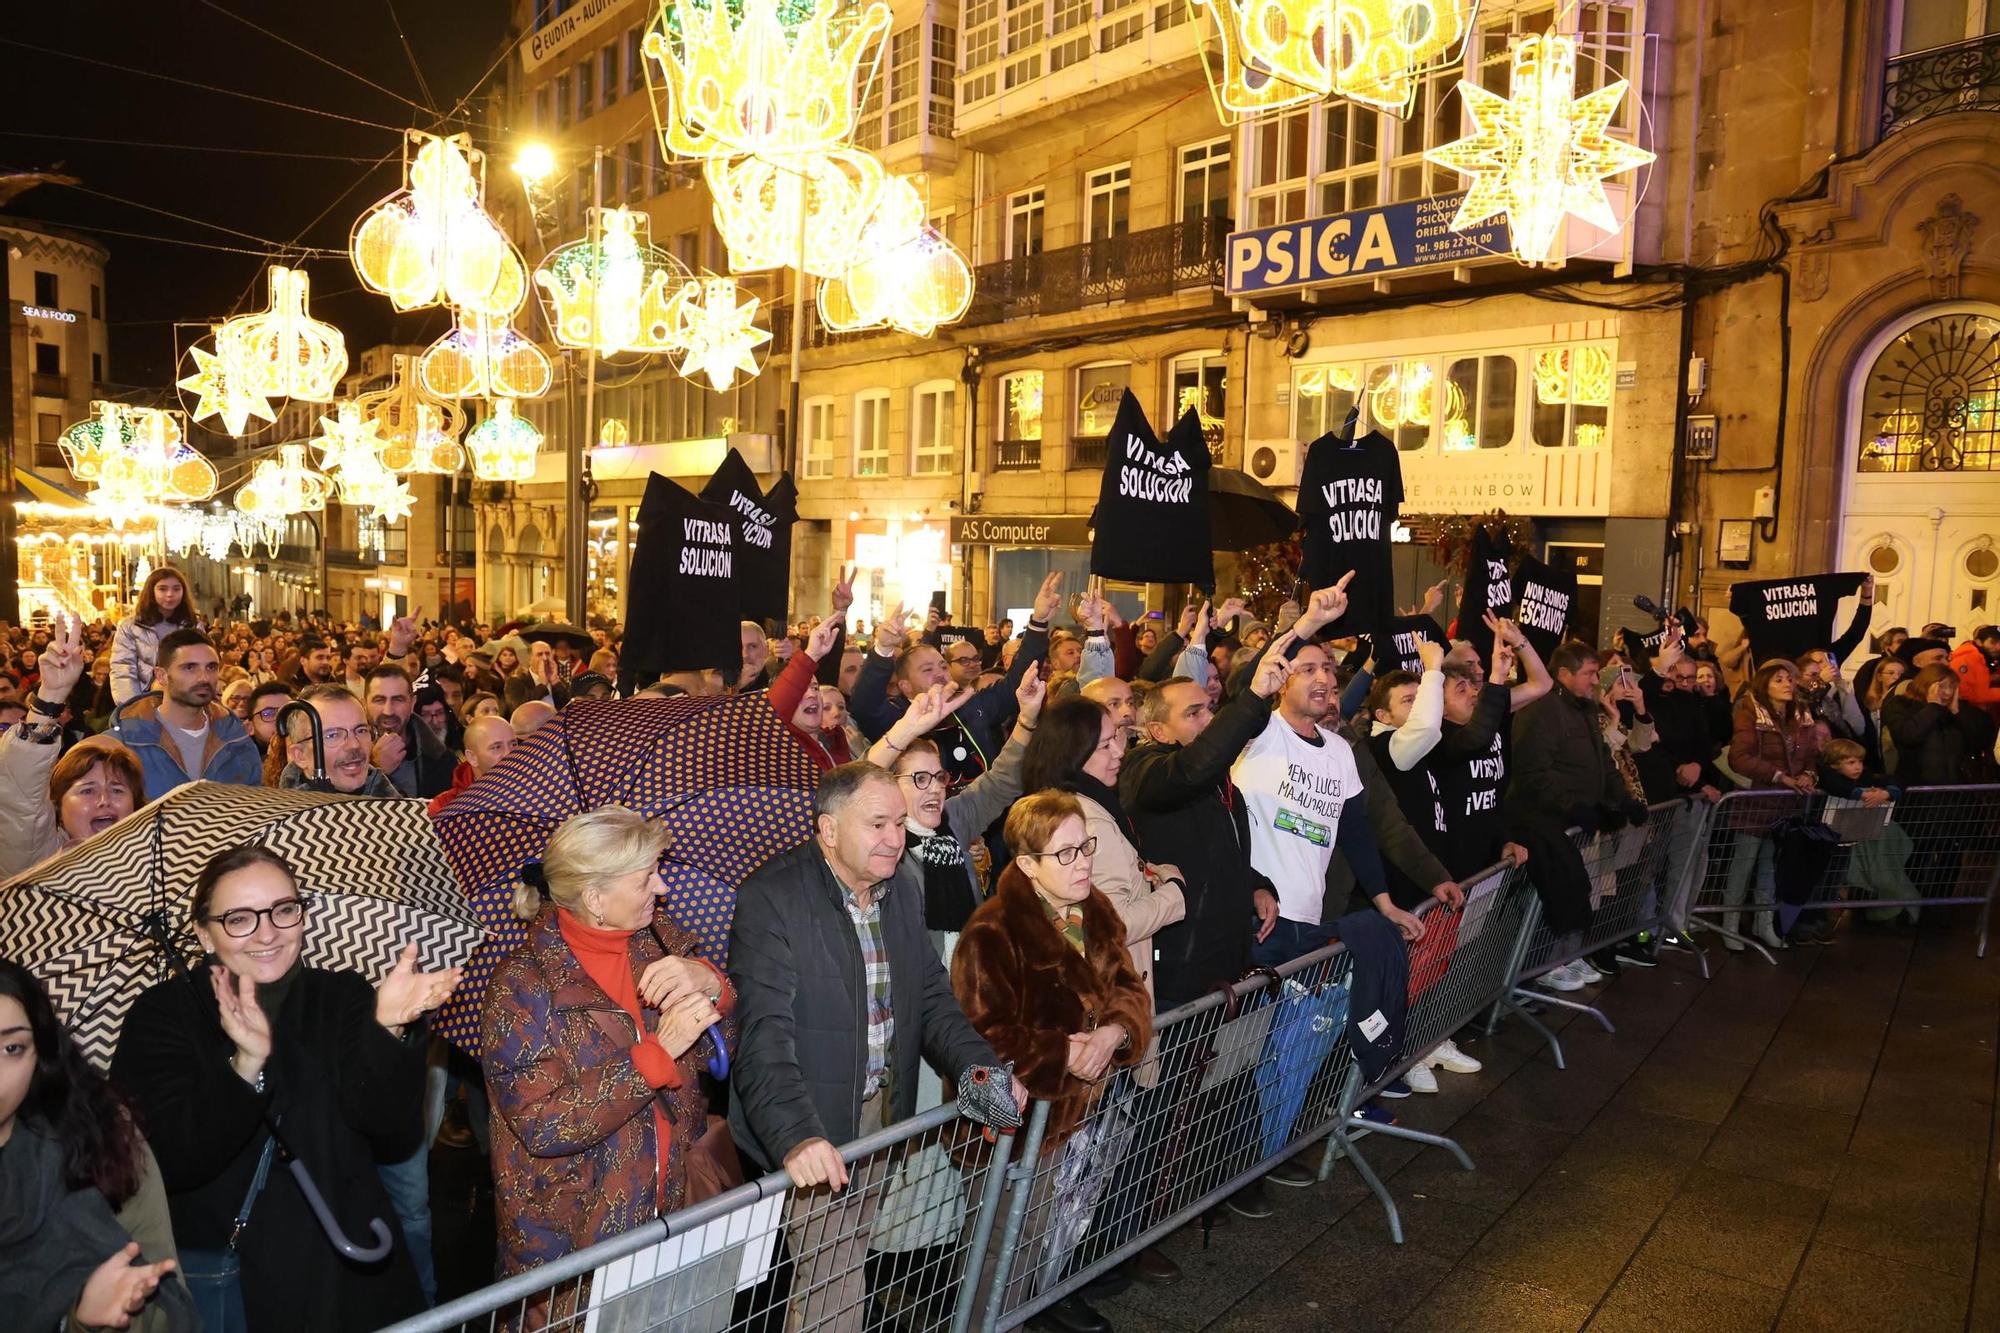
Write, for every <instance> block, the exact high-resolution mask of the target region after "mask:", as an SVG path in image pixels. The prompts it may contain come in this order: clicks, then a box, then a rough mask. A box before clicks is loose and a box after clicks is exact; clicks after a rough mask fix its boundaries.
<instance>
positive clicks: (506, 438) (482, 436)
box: [465, 398, 542, 481]
mask: <svg viewBox="0 0 2000 1333" xmlns="http://www.w3.org/2000/svg"><path fill="white" fill-rule="evenodd" d="M541 447H542V433H541V432H540V431H538V430H536V429H535V424H534V423H533V422H532V421H529V420H528V419H527V418H526V417H521V416H516V415H515V413H514V400H513V399H511V398H501V399H499V400H497V401H496V402H495V403H494V404H493V415H492V416H490V417H488V418H486V420H484V421H482V422H480V423H479V424H478V425H476V426H474V427H473V428H472V429H471V430H470V431H467V432H466V436H465V449H466V452H467V453H469V454H471V455H472V475H473V476H475V477H477V478H479V479H480V480H481V481H526V480H528V479H529V478H530V477H532V476H534V475H535V455H536V454H537V453H539V452H540V451H541Z"/></svg>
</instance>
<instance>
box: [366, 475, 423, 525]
mask: <svg viewBox="0 0 2000 1333" xmlns="http://www.w3.org/2000/svg"><path fill="white" fill-rule="evenodd" d="M372 498H373V503H372V504H371V505H370V506H369V508H370V510H371V511H372V512H373V514H374V516H375V517H376V518H378V519H380V520H381V521H382V522H383V523H384V524H385V525H386V524H391V523H401V522H402V521H403V520H404V519H406V518H408V517H409V516H410V512H411V511H412V510H414V509H415V508H416V507H417V497H416V496H415V495H412V494H411V493H410V487H409V484H408V483H407V482H404V481H403V480H402V479H400V478H398V477H395V476H394V474H393V473H392V474H391V479H390V481H389V482H388V483H387V484H386V485H384V486H383V487H381V489H379V490H377V491H376V492H375V494H374V496H373V497H372Z"/></svg>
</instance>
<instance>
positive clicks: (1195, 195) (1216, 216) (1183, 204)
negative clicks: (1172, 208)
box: [1178, 139, 1229, 224]
mask: <svg viewBox="0 0 2000 1333" xmlns="http://www.w3.org/2000/svg"><path fill="white" fill-rule="evenodd" d="M1179 188H1180V199H1179V201H1178V204H1179V216H1180V220H1181V221H1182V222H1183V223H1196V222H1205V221H1210V220H1216V221H1218V224H1219V223H1220V222H1222V221H1226V220H1227V219H1228V217H1229V140H1227V139H1210V140H1209V141H1208V142H1207V143H1197V144H1189V145H1188V146H1187V147H1185V148H1183V149H1181V150H1180V182H1179Z"/></svg>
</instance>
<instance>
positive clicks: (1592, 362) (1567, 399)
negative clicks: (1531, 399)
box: [1534, 347, 1617, 407]
mask: <svg viewBox="0 0 2000 1333" xmlns="http://www.w3.org/2000/svg"><path fill="white" fill-rule="evenodd" d="M1534 374H1535V398H1536V400H1537V401H1539V402H1542V403H1545V404H1548V405H1549V406H1555V405H1556V404H1558V403H1575V404H1576V405H1577V406H1578V407H1609V406H1611V390H1612V388H1613V386H1614V384H1615V383H1616V380H1617V368H1616V367H1615V366H1614V365H1613V364H1612V360H1611V349H1610V348H1608V347H1543V348H1540V349H1538V350H1537V351H1536V352H1535V364H1534Z"/></svg>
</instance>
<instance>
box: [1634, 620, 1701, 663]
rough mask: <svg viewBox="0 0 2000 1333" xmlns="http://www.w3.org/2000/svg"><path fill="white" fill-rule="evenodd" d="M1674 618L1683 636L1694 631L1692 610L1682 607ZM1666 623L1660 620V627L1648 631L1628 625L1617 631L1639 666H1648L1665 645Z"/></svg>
mask: <svg viewBox="0 0 2000 1333" xmlns="http://www.w3.org/2000/svg"><path fill="white" fill-rule="evenodd" d="M1675 618H1676V619H1678V620H1679V621H1680V622H1681V632H1682V634H1683V635H1684V636H1685V635H1692V634H1693V633H1694V631H1695V624H1696V622H1695V618H1694V612H1692V611H1690V610H1688V609H1687V608H1686V607H1682V608H1681V609H1680V610H1679V611H1677V612H1676V613H1675ZM1668 623H1670V622H1667V621H1662V622H1661V623H1660V627H1659V628H1658V629H1656V630H1653V631H1651V632H1650V633H1649V632H1647V631H1645V630H1641V629H1633V628H1631V627H1629V626H1627V627H1626V628H1624V629H1621V630H1619V631H1618V636H1619V637H1620V638H1622V639H1623V640H1624V641H1625V643H1624V647H1625V650H1626V652H1627V653H1628V654H1629V655H1630V656H1631V657H1632V658H1633V659H1634V660H1635V661H1636V662H1637V663H1638V665H1639V666H1641V667H1646V666H1650V665H1651V664H1652V661H1653V659H1654V658H1655V657H1658V656H1659V654H1660V649H1661V648H1663V647H1665V646H1666V642H1667V625H1668Z"/></svg>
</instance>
